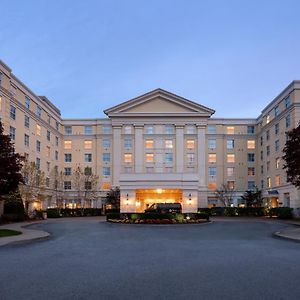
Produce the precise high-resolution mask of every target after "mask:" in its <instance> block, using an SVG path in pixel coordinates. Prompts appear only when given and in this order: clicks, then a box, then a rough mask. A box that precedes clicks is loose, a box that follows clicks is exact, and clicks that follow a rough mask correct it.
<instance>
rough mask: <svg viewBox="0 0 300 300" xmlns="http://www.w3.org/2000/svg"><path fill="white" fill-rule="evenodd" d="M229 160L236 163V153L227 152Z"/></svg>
mask: <svg viewBox="0 0 300 300" xmlns="http://www.w3.org/2000/svg"><path fill="white" fill-rule="evenodd" d="M227 162H228V163H234V162H235V155H234V154H227Z"/></svg>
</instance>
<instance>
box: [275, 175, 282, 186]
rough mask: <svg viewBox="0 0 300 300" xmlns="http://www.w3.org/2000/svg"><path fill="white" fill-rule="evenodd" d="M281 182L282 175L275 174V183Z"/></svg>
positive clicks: (277, 184)
mask: <svg viewBox="0 0 300 300" xmlns="http://www.w3.org/2000/svg"><path fill="white" fill-rule="evenodd" d="M280 184H281V177H280V175H276V176H275V185H276V186H279V185H280Z"/></svg>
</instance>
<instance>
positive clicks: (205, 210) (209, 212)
mask: <svg viewBox="0 0 300 300" xmlns="http://www.w3.org/2000/svg"><path fill="white" fill-rule="evenodd" d="M212 210H213V208H209V207H203V208H198V213H206V214H208V215H209V216H211V215H212Z"/></svg>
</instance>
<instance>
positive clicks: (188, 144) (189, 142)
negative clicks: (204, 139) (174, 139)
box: [186, 140, 195, 150]
mask: <svg viewBox="0 0 300 300" xmlns="http://www.w3.org/2000/svg"><path fill="white" fill-rule="evenodd" d="M186 148H187V149H188V150H193V149H195V140H186Z"/></svg>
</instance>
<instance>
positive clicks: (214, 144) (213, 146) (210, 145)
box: [208, 140, 217, 149]
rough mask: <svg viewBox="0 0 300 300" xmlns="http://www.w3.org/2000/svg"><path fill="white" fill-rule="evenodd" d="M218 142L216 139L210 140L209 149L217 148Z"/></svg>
mask: <svg viewBox="0 0 300 300" xmlns="http://www.w3.org/2000/svg"><path fill="white" fill-rule="evenodd" d="M216 146H217V142H216V140H208V148H209V149H216Z"/></svg>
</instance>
